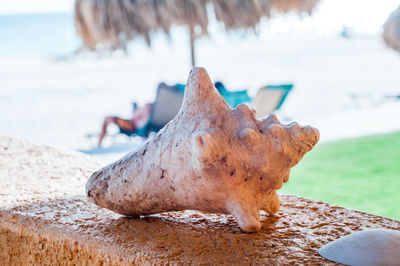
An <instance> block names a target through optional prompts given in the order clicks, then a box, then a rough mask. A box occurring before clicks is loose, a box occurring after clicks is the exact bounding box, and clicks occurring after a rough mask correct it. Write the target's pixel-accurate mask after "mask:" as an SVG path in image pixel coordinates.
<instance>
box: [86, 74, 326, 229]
mask: <svg viewBox="0 0 400 266" xmlns="http://www.w3.org/2000/svg"><path fill="white" fill-rule="evenodd" d="M186 88H187V89H186V92H185V96H184V100H183V104H182V107H181V109H180V111H179V113H178V114H177V115H176V117H175V118H174V119H173V120H172V121H170V122H169V123H168V124H167V125H166V126H165V127H164V128H163V129H162V130H161V131H160V132H159V133H158V134H157V135H155V136H154V137H153V138H151V139H150V140H148V141H147V142H146V143H145V144H143V145H142V146H141V147H140V148H139V149H138V150H136V151H135V152H132V153H130V154H128V155H126V156H125V157H123V158H122V159H120V160H118V161H116V162H115V163H113V164H111V165H109V166H107V167H105V168H103V169H101V170H99V171H97V172H95V173H94V174H93V175H92V176H91V177H90V179H89V181H88V183H87V185H86V190H87V195H88V197H89V199H90V200H91V201H93V202H94V203H96V204H97V205H99V206H101V207H104V208H107V209H110V210H112V211H115V212H118V213H121V214H124V215H130V216H137V215H148V214H154V213H161V212H166V211H179V210H185V209H193V210H200V211H205V212H214V213H227V214H228V213H230V214H232V215H233V216H234V217H235V218H236V220H237V222H238V223H239V226H240V228H241V229H242V230H244V231H246V232H255V231H258V230H259V229H260V218H259V210H260V209H261V210H265V211H266V212H268V213H270V214H273V213H275V212H277V211H278V209H279V205H280V202H279V199H278V196H277V194H276V190H277V189H279V188H281V186H282V183H283V182H286V181H287V180H288V178H289V171H290V168H291V167H292V166H294V165H295V164H297V162H298V161H299V160H300V159H301V158H302V157H303V155H304V154H305V153H306V152H308V151H309V150H311V149H312V147H313V146H314V145H315V143H316V142H317V141H318V139H319V133H318V131H317V130H316V129H314V128H312V127H300V126H299V125H298V124H297V123H292V124H290V125H287V126H285V125H282V124H280V123H279V121H278V120H277V118H276V117H275V116H274V115H270V116H269V117H268V118H267V119H265V120H262V121H258V120H257V119H256V118H255V116H254V112H253V111H252V110H250V109H249V108H248V107H247V106H246V105H239V106H237V107H236V108H235V109H231V108H230V107H229V106H228V105H227V104H226V103H225V101H224V99H223V98H222V96H221V95H220V94H219V93H218V92H217V90H216V89H215V88H214V86H213V84H212V82H211V81H210V78H209V76H208V74H207V72H206V70H205V69H203V68H193V70H192V71H191V73H190V76H189V79H188V83H187V86H186Z"/></svg>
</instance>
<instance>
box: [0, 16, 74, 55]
mask: <svg viewBox="0 0 400 266" xmlns="http://www.w3.org/2000/svg"><path fill="white" fill-rule="evenodd" d="M80 45H81V41H80V39H79V37H78V36H77V34H76V31H75V27H74V14H73V13H72V12H63V13H44V14H15V15H0V57H15V56H17V57H26V56H62V55H66V54H71V53H73V52H74V51H75V50H76V49H77V48H78V47H79V46H80Z"/></svg>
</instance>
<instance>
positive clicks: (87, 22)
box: [75, 0, 318, 65]
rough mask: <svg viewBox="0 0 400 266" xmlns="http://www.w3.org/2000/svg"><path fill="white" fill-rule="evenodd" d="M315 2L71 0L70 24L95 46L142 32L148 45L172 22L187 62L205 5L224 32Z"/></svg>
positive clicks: (204, 19)
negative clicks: (185, 30)
mask: <svg viewBox="0 0 400 266" xmlns="http://www.w3.org/2000/svg"><path fill="white" fill-rule="evenodd" d="M317 2H318V0H76V2H75V25H76V29H77V32H78V35H79V36H80V37H81V38H82V39H83V43H84V45H85V46H86V47H87V48H89V49H94V48H95V46H96V45H97V44H99V43H109V44H111V45H113V46H115V47H121V46H122V45H124V43H125V42H126V41H128V40H132V39H133V38H135V37H137V36H143V37H144V39H145V40H146V42H147V44H148V45H150V43H151V40H150V33H151V32H154V31H156V30H158V29H162V30H163V31H164V32H165V33H166V34H169V33H170V29H171V27H172V26H173V25H187V26H189V29H190V44H191V55H192V65H195V57H194V40H195V38H197V37H199V36H201V35H207V34H208V32H207V26H208V23H209V19H208V14H207V9H208V8H211V7H212V8H213V10H214V12H215V17H216V19H217V20H218V21H220V22H222V23H223V24H224V25H225V28H226V30H235V29H255V27H256V26H257V25H258V23H259V22H260V20H261V19H262V18H264V17H266V18H270V16H271V13H272V12H273V11H276V12H281V13H287V12H291V11H296V12H298V13H299V14H302V13H308V14H311V12H312V11H313V9H314V7H315V6H316V3H317Z"/></svg>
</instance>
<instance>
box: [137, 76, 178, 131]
mask: <svg viewBox="0 0 400 266" xmlns="http://www.w3.org/2000/svg"><path fill="white" fill-rule="evenodd" d="M183 91H184V89H182V87H181V86H180V84H177V85H175V86H168V85H167V84H165V83H163V82H162V83H160V84H159V85H158V88H157V96H156V99H155V101H154V103H153V104H152V108H151V114H150V119H149V122H148V123H147V125H146V126H145V128H144V129H143V130H142V131H143V132H138V133H139V134H138V135H141V136H143V137H147V136H148V135H149V134H150V133H151V132H157V131H159V130H160V129H161V128H163V127H164V126H165V125H166V124H167V123H168V122H169V121H171V120H172V119H173V118H174V117H175V115H176V114H177V113H178V112H179V109H180V108H181V105H182V101H183Z"/></svg>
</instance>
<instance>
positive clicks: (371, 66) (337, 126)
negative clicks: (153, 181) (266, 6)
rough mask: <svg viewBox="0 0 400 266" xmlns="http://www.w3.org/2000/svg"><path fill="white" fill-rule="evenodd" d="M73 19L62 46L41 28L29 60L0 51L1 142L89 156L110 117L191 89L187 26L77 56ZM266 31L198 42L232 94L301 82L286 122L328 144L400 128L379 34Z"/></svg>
mask: <svg viewBox="0 0 400 266" xmlns="http://www.w3.org/2000/svg"><path fill="white" fill-rule="evenodd" d="M64 16H65V17H64V18H61V19H60V18H58V19H59V20H60V21H59V22H58V23H59V25H64V27H65V29H67V30H65V31H64V33H63V34H64V35H63V36H58V37H57V38H53V39H57V41H56V42H51V41H47V40H53V39H51V35H52V34H57V32H58V31H57V30H58V28H57V27H56V26H53V27H51V26H48V27H49V28H41V27H39V28H38V27H36V26H33V28H34V29H37V31H38V33H37V34H35V33H34V31H33V34H32V36H25V37H26V38H25V39H24V40H29V38H30V39H31V40H32V51H30V50H29V49H27V48H26V47H29V43H28V42H25V44H26V47H25V48H24V49H25V50H24V51H25V52H24V53H22V54H21V53H20V54H17V53H14V52H13V50H12V49H14V48H15V49H17V48H18V47H16V46H18V45H17V43H19V44H20V43H21V41H20V42H17V41H15V42H14V44H12V41H13V39H10V40H8V41H10V42H11V45H9V46H6V45H4V44H3V46H1V45H0V48H1V47H2V48H3V51H0V69H1V71H0V99H1V104H0V113H1V114H2V116H1V118H0V134H5V135H10V136H19V137H23V138H26V139H29V140H31V141H34V142H38V143H44V144H48V145H51V146H55V147H60V148H65V149H75V150H87V149H90V148H93V147H94V143H93V142H90V140H88V139H87V137H86V135H87V134H97V133H98V131H99V130H100V126H101V123H102V120H103V118H104V117H105V116H106V115H119V116H122V117H124V116H125V117H129V116H130V115H131V102H132V101H137V102H138V103H139V104H144V103H146V102H151V101H153V100H154V97H155V92H156V87H157V84H158V83H159V82H166V83H169V84H175V83H185V82H186V78H187V76H188V74H189V71H190V67H189V61H190V58H189V46H188V40H187V32H186V30H185V29H184V28H180V27H177V28H175V29H174V30H173V32H172V38H171V39H168V38H166V37H164V36H163V35H160V34H156V35H155V36H154V39H155V40H154V41H153V45H152V47H151V48H147V47H146V46H145V44H144V42H143V40H136V41H133V42H132V43H130V46H129V55H128V56H125V55H124V54H123V53H122V52H116V53H113V54H111V55H104V54H103V55H93V54H85V53H84V54H80V55H73V51H74V49H76V48H78V46H79V41H78V39H77V36H75V35H74V31H73V24H72V14H70V15H64ZM316 16H318V13H317V15H316ZM66 21H69V22H71V23H69V24H68V23H67V22H66ZM296 23H298V24H299V25H301V24H300V23H301V22H300V23H299V22H296ZM307 23H308V24H310V21H308V22H307V21H306V24H307ZM20 24H21V25H19V26H18V27H22V28H23V27H24V25H23V23H20ZM46 25H48V23H47V24H46ZM296 25H297V24H296ZM3 26H4V25H3ZM39 26H40V25H39ZM263 27H264V28H261V30H260V32H261V34H259V36H258V37H257V36H256V35H254V34H253V35H251V34H249V35H247V38H242V36H241V35H240V34H225V33H224V34H222V33H221V32H220V31H218V27H216V26H215V27H214V28H212V29H211V30H210V31H211V33H212V36H211V38H201V39H199V40H197V42H196V50H197V51H196V52H197V58H198V65H200V66H203V67H205V68H206V69H207V70H208V72H209V74H210V76H211V78H212V79H213V81H222V82H224V84H225V85H226V87H227V88H228V89H229V90H241V89H248V90H249V93H250V95H251V96H254V95H255V94H256V92H257V90H258V89H259V88H260V87H262V86H265V85H267V84H282V83H293V84H294V89H293V91H292V92H291V93H290V94H289V96H288V98H287V100H286V101H285V103H284V105H283V106H282V108H281V109H280V110H279V111H278V112H277V115H278V118H279V119H280V120H281V121H282V122H286V123H288V122H291V121H294V120H295V121H297V122H299V123H300V124H311V125H313V126H316V127H317V128H319V130H320V132H321V141H331V140H336V139H342V138H350V137H357V136H364V135H370V134H377V133H385V132H392V131H398V130H400V121H399V114H400V101H399V100H396V99H395V98H390V97H388V96H397V95H400V55H399V54H397V53H396V52H394V51H392V50H390V49H389V48H387V47H386V46H385V45H384V43H383V41H382V39H381V37H380V35H379V33H373V34H366V33H364V34H355V35H354V36H352V37H351V38H343V37H342V36H340V34H339V33H338V32H330V33H327V34H321V33H315V32H312V31H310V30H302V29H300V30H298V29H297V30H296V31H294V30H289V31H288V32H285V31H276V30H272V31H271V32H269V29H271V28H272V29H273V28H274V27H275V28H276V27H279V23H278V26H277V24H276V23H275V26H273V25H272V26H268V25H267V26H263ZM268 27H269V28H268ZM0 31H1V27H0ZM2 32H3V33H6V31H4V28H3V31H2ZM31 32H32V31H31ZM40 32H41V33H40ZM43 32H45V34H44V33H43ZM22 37H23V36H19V37H18V38H22ZM2 38H3V39H2V40H3V41H4V40H7V38H6V36H4V34H3V37H2ZM4 47H7V49H9V50H4V49H5V48H4ZM35 47H36V48H35ZM39 48H40V49H39ZM41 49H42V50H43V51H42V50H41ZM44 51H47V52H44ZM60 51H63V52H60ZM114 151H115V153H113V152H111V153H109V154H107V155H104V154H102V155H100V158H103V159H104V158H105V159H104V160H111V159H115V158H117V157H119V156H121V154H122V153H123V152H126V149H122V151H121V150H119V151H118V149H117V150H114Z"/></svg>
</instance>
